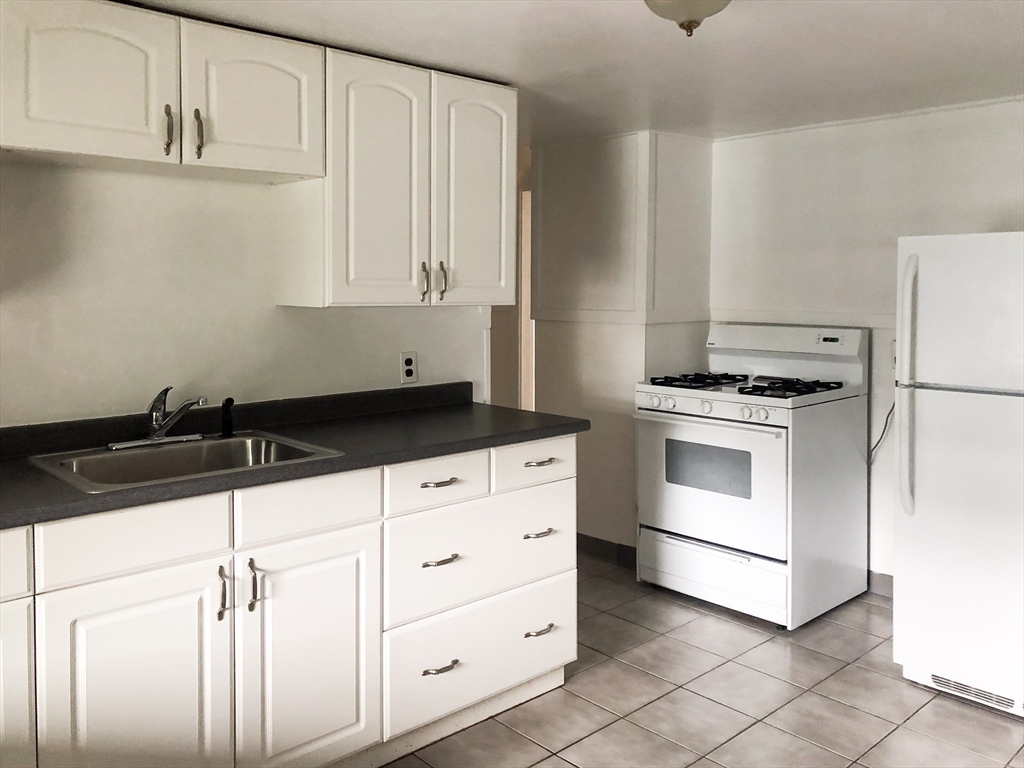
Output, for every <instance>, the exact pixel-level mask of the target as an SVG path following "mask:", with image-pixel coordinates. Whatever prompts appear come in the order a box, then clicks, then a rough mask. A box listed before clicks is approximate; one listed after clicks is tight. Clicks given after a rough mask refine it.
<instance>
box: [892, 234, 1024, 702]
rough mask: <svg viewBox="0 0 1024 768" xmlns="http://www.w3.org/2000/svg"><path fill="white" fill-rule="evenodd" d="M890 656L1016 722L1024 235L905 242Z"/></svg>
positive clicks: (1021, 647) (1023, 550) (1023, 544)
mask: <svg viewBox="0 0 1024 768" xmlns="http://www.w3.org/2000/svg"><path fill="white" fill-rule="evenodd" d="M897 304H898V311H897V316H896V317H897V319H896V345H897V346H896V363H897V364H896V379H897V381H896V422H895V423H896V441H897V445H896V455H897V463H898V466H897V470H896V471H897V484H898V487H899V498H898V501H897V505H896V515H895V517H896V520H895V566H894V573H893V590H894V602H893V624H894V626H893V632H894V634H893V659H894V661H896V662H897V663H899V664H902V665H903V675H904V677H906V678H907V679H910V680H913V681H915V682H918V683H921V684H923V685H927V686H929V687H931V688H937V689H939V690H942V691H945V692H947V693H952V694H956V695H958V696H961V697H963V698H966V699H969V700H971V701H974V702H977V703H981V704H985V705H988V706H991V707H993V708H996V709H999V710H1002V711H1004V712H1012V713H1014V714H1017V715H1024V233H1022V232H1011V233H999V234H984V235H946V236H935V237H903V238H900V240H899V259H898V271H897Z"/></svg>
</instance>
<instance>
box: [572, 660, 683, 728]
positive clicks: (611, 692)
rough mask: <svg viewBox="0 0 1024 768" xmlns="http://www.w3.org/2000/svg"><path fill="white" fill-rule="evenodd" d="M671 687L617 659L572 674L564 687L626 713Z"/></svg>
mask: <svg viewBox="0 0 1024 768" xmlns="http://www.w3.org/2000/svg"><path fill="white" fill-rule="evenodd" d="M673 688H675V686H674V685H673V684H672V683H669V682H667V681H665V680H662V679H661V678H659V677H655V676H654V675H649V674H647V673H646V672H644V671H643V670H641V669H637V668H636V667H631V666H629V665H628V664H623V663H622V662H621V661H618V660H617V659H609V660H608V661H604V662H601V663H600V664H598V665H597V666H596V667H591V668H590V669H587V670H584V671H583V672H580V673H579V674H578V675H573V676H572V677H571V678H570V679H569V680H568V681H566V683H565V689H566V690H567V691H569V692H570V693H575V694H576V695H577V696H582V697H583V698H584V699H586V700H587V701H592V702H593V703H594V704H597V705H598V706H599V707H604V708H605V709H610V710H611V711H612V712H615V713H616V714H619V715H628V714H629V713H630V712H633V711H635V710H638V709H640V707H642V706H644V705H645V704H650V703H651V702H652V701H654V700H655V699H657V698H659V697H661V696H664V695H665V694H666V693H668V692H669V691H671V690H672V689H673Z"/></svg>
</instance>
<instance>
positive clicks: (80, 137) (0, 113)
mask: <svg viewBox="0 0 1024 768" xmlns="http://www.w3.org/2000/svg"><path fill="white" fill-rule="evenodd" d="M178 50H179V49H178V19H177V18H175V17H174V16H167V15H164V14H160V13H152V12H150V11H144V10H140V9H138V8H128V7H125V6H122V5H114V4H112V3H96V2H74V3H71V2H39V0H4V1H3V2H2V3H0V144H2V145H3V146H4V147H9V148H18V149H29V150H42V151H54V152H70V153H77V154H82V155H104V156H107V157H115V158H125V159H135V160H151V161H155V162H163V163H175V164H177V163H179V162H180V157H181V153H180V143H179V140H180V135H181V131H180V127H181V120H180V101H181V100H180V98H179V96H180V93H179V80H178V72H179V58H178Z"/></svg>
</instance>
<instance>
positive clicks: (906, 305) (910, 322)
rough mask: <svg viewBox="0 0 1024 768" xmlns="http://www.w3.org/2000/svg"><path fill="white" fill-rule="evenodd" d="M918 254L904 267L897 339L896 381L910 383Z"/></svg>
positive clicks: (912, 256)
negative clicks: (897, 364) (897, 365)
mask: <svg viewBox="0 0 1024 768" xmlns="http://www.w3.org/2000/svg"><path fill="white" fill-rule="evenodd" d="M917 261H918V259H917V254H916V253H912V254H910V256H908V257H907V262H906V264H904V265H903V275H902V277H903V279H902V280H901V282H900V317H899V329H900V334H899V337H898V339H897V342H896V343H897V348H896V360H897V362H898V363H899V367H898V368H897V369H896V381H898V382H899V383H900V384H909V383H910V360H911V357H912V356H913V347H914V330H915V329H914V287H915V286H916V285H917Z"/></svg>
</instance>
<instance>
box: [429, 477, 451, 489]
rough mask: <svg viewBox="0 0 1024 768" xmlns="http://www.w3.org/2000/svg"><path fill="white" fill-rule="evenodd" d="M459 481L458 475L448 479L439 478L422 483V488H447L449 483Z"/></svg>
mask: <svg viewBox="0 0 1024 768" xmlns="http://www.w3.org/2000/svg"><path fill="white" fill-rule="evenodd" d="M457 482H459V478H457V477H449V478H448V479H447V480H437V481H436V482H431V483H420V488H447V487H448V486H449V485H455V484H456V483H457Z"/></svg>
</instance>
